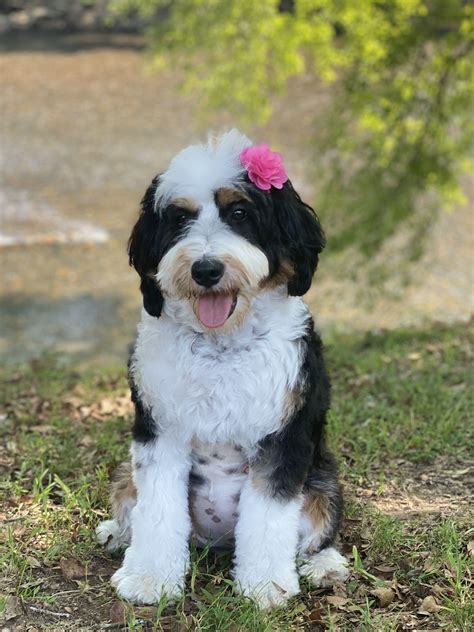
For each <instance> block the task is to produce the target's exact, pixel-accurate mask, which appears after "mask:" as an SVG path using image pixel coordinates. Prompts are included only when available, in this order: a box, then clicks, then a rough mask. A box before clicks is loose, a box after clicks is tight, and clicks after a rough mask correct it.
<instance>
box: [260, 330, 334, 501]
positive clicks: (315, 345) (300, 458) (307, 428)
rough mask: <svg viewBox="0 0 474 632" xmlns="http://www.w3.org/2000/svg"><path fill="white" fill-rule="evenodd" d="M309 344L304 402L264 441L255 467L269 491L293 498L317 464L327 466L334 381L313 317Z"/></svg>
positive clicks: (304, 368) (303, 380)
mask: <svg viewBox="0 0 474 632" xmlns="http://www.w3.org/2000/svg"><path fill="white" fill-rule="evenodd" d="M303 344H304V345H305V347H306V353H305V358H304V361H303V365H302V368H301V384H302V386H303V398H304V404H303V406H302V407H301V408H300V409H299V410H298V411H297V412H295V413H294V415H293V417H292V419H290V420H289V421H287V422H286V423H285V425H284V427H283V428H282V429H281V430H280V431H279V432H276V433H273V434H271V435H269V436H267V437H265V439H264V440H263V441H261V442H260V445H259V451H258V454H257V457H256V459H255V460H254V462H253V463H252V468H253V470H254V471H255V472H256V475H257V476H258V477H259V478H263V479H264V480H265V482H266V487H267V489H268V492H269V493H270V494H271V495H272V496H273V497H276V498H280V499H282V500H289V499H290V498H292V497H294V496H296V495H297V494H299V493H300V492H301V490H302V488H303V485H304V484H305V482H306V481H307V480H308V477H309V475H310V472H311V471H312V470H313V469H314V468H319V469H320V468H324V467H325V463H326V461H325V459H326V458H327V451H326V448H325V445H324V425H325V422H326V413H327V410H328V408H329V399H330V384H329V378H328V375H327V372H326V367H325V364H324V358H323V352H322V343H321V340H320V338H319V336H318V335H317V334H316V333H315V332H314V330H313V322H312V320H311V321H310V322H309V324H308V331H307V334H306V335H305V337H304V339H303Z"/></svg>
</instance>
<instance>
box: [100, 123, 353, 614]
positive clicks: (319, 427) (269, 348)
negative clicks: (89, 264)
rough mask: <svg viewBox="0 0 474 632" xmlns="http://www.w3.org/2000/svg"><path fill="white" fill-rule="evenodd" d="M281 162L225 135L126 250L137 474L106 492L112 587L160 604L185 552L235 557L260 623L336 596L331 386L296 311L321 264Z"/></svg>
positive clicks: (343, 566)
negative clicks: (308, 591)
mask: <svg viewBox="0 0 474 632" xmlns="http://www.w3.org/2000/svg"><path fill="white" fill-rule="evenodd" d="M324 243H325V242H324V234H323V231H322V228H321V226H320V224H319V221H318V218H317V217H316V215H315V213H314V212H313V210H312V209H311V208H310V207H309V206H308V205H307V204H305V203H304V202H303V201H302V200H301V198H300V196H299V195H298V193H297V192H296V191H295V190H294V189H293V186H292V184H291V182H290V180H289V179H288V178H287V176H286V173H285V170H284V167H283V163H282V160H281V156H280V155H279V154H277V153H275V152H272V151H271V150H270V149H269V148H268V147H267V146H266V145H259V146H253V145H252V143H251V142H250V141H249V140H248V138H246V137H245V136H244V135H243V134H241V133H240V132H238V131H236V130H232V131H230V132H228V133H225V134H223V135H222V136H220V137H217V138H213V137H212V138H211V137H210V139H209V140H208V142H207V144H204V145H192V146H190V147H188V148H186V149H184V150H183V151H181V152H180V153H179V154H177V156H176V157H175V158H174V159H173V160H172V161H171V163H170V165H169V167H168V169H167V171H165V172H164V173H163V174H161V175H159V176H157V177H156V178H155V179H154V180H153V182H152V183H151V185H150V187H149V188H148V190H147V191H146V193H145V196H144V198H143V201H142V207H141V212H140V214H139V217H138V221H137V223H136V224H135V227H134V228H133V231H132V234H131V237H130V240H129V255H130V263H131V264H132V265H133V266H134V267H135V269H136V270H137V272H138V274H139V275H140V278H141V284H140V289H141V291H142V294H143V305H144V309H143V311H142V316H141V321H140V324H139V325H138V334H137V339H136V343H135V346H134V349H133V352H132V355H131V359H130V386H131V390H132V400H133V402H134V404H135V410H136V414H135V423H134V426H133V443H132V447H131V465H128V464H124V465H123V466H122V467H121V468H119V472H118V475H117V477H116V480H115V482H114V483H113V485H112V509H113V518H114V519H113V520H108V521H105V522H103V523H102V524H100V525H99V527H98V529H97V533H98V538H99V541H100V542H101V543H103V544H106V545H107V548H108V549H109V550H114V549H117V548H120V547H128V548H127V549H126V551H125V558H124V561H123V565H122V567H121V568H120V569H119V570H118V571H117V572H116V573H115V574H114V576H113V578H112V582H113V584H114V585H115V586H116V588H117V591H118V593H119V594H120V595H121V596H122V597H124V598H125V599H129V600H131V601H134V602H138V603H152V602H156V601H157V600H159V599H160V597H161V596H162V595H167V596H169V597H175V596H177V595H179V594H180V593H181V592H182V591H183V588H184V584H185V578H186V572H187V570H188V568H189V563H190V562H189V544H190V541H191V540H193V541H194V542H195V543H197V544H198V545H199V546H206V545H208V546H210V547H233V548H234V551H235V560H234V571H233V574H234V578H235V586H236V589H237V590H239V591H240V592H241V593H243V594H244V595H247V596H249V597H250V598H252V599H254V600H255V601H256V602H257V603H258V604H259V605H260V606H261V607H263V608H266V607H270V606H273V605H278V604H280V603H282V602H283V601H285V600H286V599H287V598H288V597H290V596H292V595H295V594H296V593H298V591H299V580H298V575H302V576H306V577H307V578H308V579H309V581H311V582H312V583H313V584H315V585H326V584H330V583H332V582H334V581H335V580H344V579H345V578H346V577H347V575H348V570H347V562H346V560H345V558H344V557H343V556H342V555H341V554H340V553H338V551H337V550H336V548H335V546H334V541H335V538H336V535H337V531H338V527H339V523H340V520H341V513H342V495H341V488H340V486H339V483H338V479H337V471H336V466H335V463H334V460H333V458H332V456H331V454H330V453H329V452H328V450H327V448H326V445H325V441H324V425H325V418H326V413H327V410H328V407H329V390H330V385H329V379H328V375H327V373H326V369H325V365H324V359H323V349H322V343H321V340H320V338H319V336H318V335H317V334H316V333H315V332H314V329H313V320H312V318H311V315H310V312H309V310H308V308H307V306H306V305H305V303H304V302H303V300H302V298H301V296H302V295H303V294H305V292H307V291H308V289H309V287H310V285H311V280H312V278H313V274H314V271H315V269H316V266H317V263H318V255H319V253H320V252H321V250H322V249H323V247H324Z"/></svg>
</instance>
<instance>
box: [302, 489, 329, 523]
mask: <svg viewBox="0 0 474 632" xmlns="http://www.w3.org/2000/svg"><path fill="white" fill-rule="evenodd" d="M303 513H305V514H306V515H307V516H308V518H309V520H310V521H311V524H312V525H313V527H314V528H315V529H317V530H318V531H320V532H324V531H325V529H326V528H327V527H328V526H329V523H330V520H331V513H330V511H329V498H328V496H326V494H323V493H321V492H319V491H314V490H310V491H308V492H307V493H306V494H305V500H304V504H303Z"/></svg>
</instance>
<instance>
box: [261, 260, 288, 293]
mask: <svg viewBox="0 0 474 632" xmlns="http://www.w3.org/2000/svg"><path fill="white" fill-rule="evenodd" d="M294 274H295V270H294V268H293V264H292V263H291V261H288V259H283V261H282V262H281V264H280V269H279V270H278V272H277V273H276V274H274V275H273V276H271V277H267V278H266V279H262V280H261V281H260V287H261V288H262V289H265V290H271V289H272V288H274V287H280V286H281V285H287V283H288V282H289V281H291V279H292V278H293V275H294Z"/></svg>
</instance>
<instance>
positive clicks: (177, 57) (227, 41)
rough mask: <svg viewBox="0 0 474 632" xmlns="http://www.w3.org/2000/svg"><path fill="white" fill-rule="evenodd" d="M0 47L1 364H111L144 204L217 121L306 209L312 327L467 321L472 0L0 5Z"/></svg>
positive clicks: (472, 254) (470, 303)
mask: <svg viewBox="0 0 474 632" xmlns="http://www.w3.org/2000/svg"><path fill="white" fill-rule="evenodd" d="M0 34H1V38H0V77H1V79H2V89H1V90H0V118H1V125H0V156H1V157H2V168H1V180H0V267H1V269H2V283H1V284H0V354H1V355H2V357H3V358H6V359H8V361H12V362H15V361H17V360H18V359H19V358H20V359H25V358H31V357H36V356H38V355H40V354H41V353H42V352H44V351H46V352H49V351H53V352H55V351H58V352H59V353H60V354H63V357H65V358H70V357H74V358H83V359H84V360H85V361H86V362H91V361H98V362H102V363H107V362H108V361H109V360H110V361H112V360H114V359H115V358H120V359H123V358H124V356H125V355H126V348H127V343H128V341H129V340H131V339H132V338H133V335H134V328H135V324H136V321H137V318H138V312H139V308H140V295H139V292H138V281H137V277H136V274H135V272H134V271H133V270H131V269H130V268H129V267H128V262H127V257H126V252H125V250H126V241H127V238H128V235H129V232H130V228H131V226H132V225H133V222H134V219H135V216H136V212H137V207H138V203H139V200H140V198H141V196H142V195H143V191H144V190H145V188H146V187H147V185H148V184H149V182H150V180H151V178H152V177H153V176H154V175H155V174H156V173H157V172H159V171H161V170H163V169H164V168H165V167H166V165H167V164H168V162H169V160H170V159H171V157H172V156H173V155H174V154H175V153H176V152H177V151H179V150H180V149H181V148H182V147H184V146H186V145H188V144H189V143H191V142H196V141H199V140H202V139H203V138H204V137H205V136H206V132H207V130H209V129H212V130H214V131H219V130H221V129H224V128H228V127H232V126H235V125H238V126H239V127H241V128H242V129H243V131H245V132H246V133H247V134H248V135H249V137H250V138H252V139H254V140H255V141H256V142H264V141H265V142H268V143H269V144H270V145H271V146H272V147H273V148H274V149H276V150H278V151H281V152H282V153H283V155H284V159H285V163H286V166H287V169H288V173H290V174H291V178H292V180H293V182H294V184H295V187H296V188H297V190H298V191H299V192H300V193H301V195H302V196H303V198H304V199H305V200H306V201H308V202H309V203H310V204H311V205H313V206H314V207H315V209H316V210H317V212H318V214H319V215H320V216H321V219H322V223H323V226H324V229H325V231H326V235H327V238H328V246H327V249H326V250H325V252H324V259H323V260H322V261H321V265H320V267H319V269H318V273H317V276H316V279H315V283H314V284H313V287H312V289H311V290H310V292H309V293H308V295H307V296H306V300H307V301H308V303H309V305H310V307H311V309H312V310H313V313H314V314H315V316H316V318H317V324H318V327H320V328H322V329H323V330H343V331H346V330H350V331H352V330H354V329H356V330H357V329H358V330H364V331H365V330H367V329H374V328H377V329H378V328H383V327H390V328H394V327H398V326H400V325H405V326H412V325H414V324H420V323H424V322H426V321H427V320H429V321H433V320H441V321H445V322H452V321H456V320H459V319H462V320H467V319H469V317H470V316H471V314H472V313H473V311H474V292H473V288H474V214H473V213H472V209H470V208H469V204H471V205H472V202H473V201H474V186H473V185H474V175H473V172H472V168H471V167H472V150H473V144H474V140H473V139H474V122H473V118H472V110H473V108H472V105H473V99H474V86H473V76H472V67H473V66H472V62H473V52H474V51H473V48H474V47H473V39H474V3H473V2H472V1H471V2H466V1H462V0H278V1H277V0H259V1H258V2H257V1H253V0H167V1H164V0H68V2H65V1H64V0H0ZM464 197H465V198H466V199H464ZM381 290H383V291H381Z"/></svg>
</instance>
